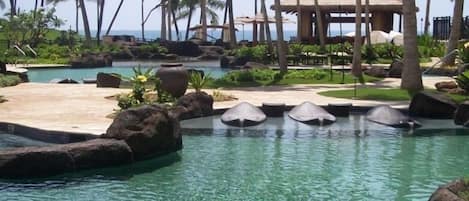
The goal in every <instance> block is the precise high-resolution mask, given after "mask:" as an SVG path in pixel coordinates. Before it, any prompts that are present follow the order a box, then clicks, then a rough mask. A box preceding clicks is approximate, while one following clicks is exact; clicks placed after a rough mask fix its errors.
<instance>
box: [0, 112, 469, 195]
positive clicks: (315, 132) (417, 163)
mask: <svg viewBox="0 0 469 201" xmlns="http://www.w3.org/2000/svg"><path fill="white" fill-rule="evenodd" d="M420 121H422V123H423V124H424V125H427V126H424V127H422V129H420V130H416V131H407V130H401V129H394V128H389V127H385V126H381V125H378V124H374V123H370V122H367V121H365V120H364V118H363V116H351V117H350V118H339V119H338V122H337V123H336V124H333V125H331V126H325V127H315V126H308V125H304V124H300V123H296V122H293V121H292V120H290V119H288V118H270V119H268V120H267V121H266V122H265V123H263V124H262V125H260V126H256V127H251V128H247V129H237V128H232V127H227V126H224V125H221V123H220V120H219V118H218V117H208V118H200V119H193V120H188V121H183V122H182V123H181V125H182V127H183V130H182V131H183V133H184V134H185V136H184V149H183V150H182V151H180V152H178V153H176V154H172V155H169V156H166V157H163V158H158V159H154V160H150V161H144V162H139V163H135V164H132V165H128V166H122V167H116V168H109V169H100V170H92V171H84V172H79V173H73V174H66V175H61V176H56V177H52V178H47V179H31V180H20V181H9V180H3V181H2V180H0V194H1V199H5V200H428V198H429V196H430V195H431V193H432V192H433V191H434V190H435V189H436V188H437V187H438V186H439V185H441V184H444V183H447V182H448V181H450V180H453V179H455V178H458V177H461V176H464V175H469V146H468V143H469V136H468V135H467V134H468V132H467V130H463V129H454V126H453V125H452V123H450V122H448V121H438V120H425V119H421V120H420ZM437 128H438V129H437Z"/></svg>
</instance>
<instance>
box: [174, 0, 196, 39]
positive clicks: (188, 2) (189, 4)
mask: <svg viewBox="0 0 469 201" xmlns="http://www.w3.org/2000/svg"><path fill="white" fill-rule="evenodd" d="M198 2H199V1H198V0H182V1H181V7H182V8H181V7H180V10H179V13H178V15H179V17H178V19H180V18H185V17H187V18H188V19H187V26H186V35H185V40H189V29H190V28H191V22H192V15H193V14H194V11H195V9H196V5H197V4H198ZM183 8H187V9H188V10H183Z"/></svg>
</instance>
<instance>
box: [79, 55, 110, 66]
mask: <svg viewBox="0 0 469 201" xmlns="http://www.w3.org/2000/svg"><path fill="white" fill-rule="evenodd" d="M71 66H72V67H75V68H80V67H85V68H90V67H105V66H112V56H111V55H110V54H107V53H106V54H105V53H101V54H83V55H82V56H81V57H75V58H72V59H71Z"/></svg>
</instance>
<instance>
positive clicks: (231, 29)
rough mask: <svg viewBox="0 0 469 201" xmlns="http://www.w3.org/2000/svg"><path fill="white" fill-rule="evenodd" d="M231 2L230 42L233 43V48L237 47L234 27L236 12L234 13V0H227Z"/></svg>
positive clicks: (229, 11)
mask: <svg viewBox="0 0 469 201" xmlns="http://www.w3.org/2000/svg"><path fill="white" fill-rule="evenodd" d="M227 1H228V2H229V3H228V6H229V10H228V13H229V17H228V18H229V21H230V39H231V40H230V43H231V47H232V48H235V47H236V41H237V40H236V29H235V27H234V13H233V0H227Z"/></svg>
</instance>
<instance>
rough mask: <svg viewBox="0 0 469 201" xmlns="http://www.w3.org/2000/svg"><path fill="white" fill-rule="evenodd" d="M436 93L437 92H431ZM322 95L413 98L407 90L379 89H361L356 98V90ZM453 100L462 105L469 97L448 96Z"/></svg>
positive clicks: (398, 99) (400, 99) (374, 98)
mask: <svg viewBox="0 0 469 201" xmlns="http://www.w3.org/2000/svg"><path fill="white" fill-rule="evenodd" d="M429 91H432V92H436V91H435V90H429ZM319 94H320V95H323V96H328V97H334V98H344V99H352V98H355V99H358V100H376V101H407V100H410V99H411V96H410V95H409V93H408V92H407V91H406V90H402V89H378V88H359V89H358V90H357V94H356V97H354V90H353V89H349V90H335V91H325V92H320V93H319ZM448 95H449V96H450V97H451V98H452V99H453V100H455V101H456V102H458V103H460V102H463V101H465V100H469V96H464V95H455V94H448Z"/></svg>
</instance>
